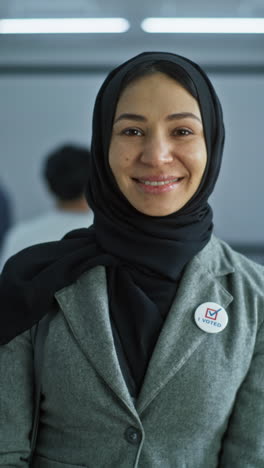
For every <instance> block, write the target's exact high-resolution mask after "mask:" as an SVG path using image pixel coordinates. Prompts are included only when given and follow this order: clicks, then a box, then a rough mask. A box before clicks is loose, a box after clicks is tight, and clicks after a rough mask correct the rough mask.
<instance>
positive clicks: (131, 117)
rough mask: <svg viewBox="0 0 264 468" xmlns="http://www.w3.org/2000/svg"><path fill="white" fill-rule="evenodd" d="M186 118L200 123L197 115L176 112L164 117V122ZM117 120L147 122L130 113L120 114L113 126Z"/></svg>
mask: <svg viewBox="0 0 264 468" xmlns="http://www.w3.org/2000/svg"><path fill="white" fill-rule="evenodd" d="M186 118H191V119H195V120H198V122H200V123H202V122H201V119H200V118H199V117H198V116H197V115H195V114H193V113H192V112H178V113H176V114H170V115H168V116H167V117H166V120H169V121H171V120H180V119H186ZM119 120H134V121H135V122H146V121H147V119H146V117H144V115H140V114H130V113H124V114H120V115H119V117H117V119H116V120H115V121H114V124H115V123H117V122H119Z"/></svg>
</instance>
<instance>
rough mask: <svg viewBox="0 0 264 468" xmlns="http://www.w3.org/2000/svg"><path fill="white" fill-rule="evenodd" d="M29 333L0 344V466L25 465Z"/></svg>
mask: <svg viewBox="0 0 264 468" xmlns="http://www.w3.org/2000/svg"><path fill="white" fill-rule="evenodd" d="M32 357H33V353H32V345H31V337H30V332H28V331H27V332H25V333H23V334H21V335H19V336H17V337H16V338H14V339H13V340H12V341H10V342H9V343H8V344H6V345H4V346H0V467H2V466H3V467H7V466H16V467H27V466H28V462H27V461H26V459H27V457H28V456H29V453H30V431H31V426H32V412H33V393H34V392H33V359H32Z"/></svg>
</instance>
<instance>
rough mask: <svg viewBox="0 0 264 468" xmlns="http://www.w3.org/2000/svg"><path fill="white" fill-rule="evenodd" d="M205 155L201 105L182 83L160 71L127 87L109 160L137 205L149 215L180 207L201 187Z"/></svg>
mask: <svg viewBox="0 0 264 468" xmlns="http://www.w3.org/2000/svg"><path fill="white" fill-rule="evenodd" d="M206 159H207V154H206V145H205V139H204V133H203V125H202V119H201V114H200V109H199V105H198V103H197V101H196V99H194V98H193V97H192V96H191V94H189V93H188V92H187V91H186V90H185V89H184V88H183V87H182V86H181V85H179V84H178V83H177V82H176V81H175V80H173V79H172V78H170V77H168V76H167V75H165V74H163V73H159V72H157V73H155V74H153V75H150V76H146V77H142V78H139V79H138V80H136V81H135V82H133V83H131V84H130V85H129V86H128V87H127V88H125V90H124V91H123V93H122V94H121V96H120V99H119V101H118V104H117V108H116V114H115V118H114V124H113V130H112V137H111V142H110V148H109V164H110V167H111V170H112V172H113V174H114V177H115V179H116V182H117V184H118V186H119V188H120V190H121V192H122V193H123V194H124V196H125V197H126V198H127V200H128V201H129V202H130V204H131V205H133V206H134V208H136V209H137V210H138V211H140V212H141V213H144V214H146V215H149V216H166V215H169V214H171V213H174V212H176V211H178V210H179V209H180V208H182V207H183V206H184V205H185V204H186V203H187V202H188V201H189V200H190V198H191V197H192V196H193V195H194V193H195V192H196V190H197V189H198V187H199V184H200V182H201V179H202V176H203V173H204V170H205V166H206Z"/></svg>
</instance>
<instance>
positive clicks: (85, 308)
mask: <svg viewBox="0 0 264 468" xmlns="http://www.w3.org/2000/svg"><path fill="white" fill-rule="evenodd" d="M55 297H56V299H57V301H58V303H59V305H60V307H61V310H62V312H63V314H64V317H65V319H66V321H67V322H68V325H69V327H70V329H71V332H72V333H73V335H74V337H75V339H76V341H77V343H78V344H79V346H80V348H81V349H82V351H83V353H84V355H85V356H86V358H87V359H88V360H89V361H90V363H91V364H92V366H93V367H94V368H95V370H96V371H97V373H98V374H99V375H100V377H101V378H102V379H103V380H104V381H105V382H106V383H107V385H108V386H109V387H110V388H111V390H112V391H113V392H114V393H115V394H116V395H118V396H119V398H120V399H121V400H122V401H123V403H124V404H125V405H126V406H127V407H128V408H129V409H130V410H132V411H133V412H134V411H135V408H134V404H133V401H132V398H131V396H130V394H129V392H128V389H127V386H126V383H125V381H124V378H123V375H122V372H121V369H120V366H119V362H118V357H117V354H116V351H115V345H114V341H113V335H112V328H111V323H110V319H109V311H108V296H107V282H106V273H105V269H104V267H102V266H97V267H95V268H93V269H91V270H89V271H88V272H86V273H84V274H83V275H82V276H80V278H79V279H78V280H77V281H76V282H75V283H73V284H72V285H70V286H68V287H66V288H64V289H62V290H60V291H58V292H57V293H56V294H55Z"/></svg>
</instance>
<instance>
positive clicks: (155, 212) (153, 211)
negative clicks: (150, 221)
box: [134, 205, 181, 217]
mask: <svg viewBox="0 0 264 468" xmlns="http://www.w3.org/2000/svg"><path fill="white" fill-rule="evenodd" d="M134 208H136V210H137V211H139V212H140V213H142V214H144V215H146V216H151V217H161V216H169V215H171V214H173V213H176V212H177V211H179V210H180V208H181V207H175V208H165V207H160V208H158V207H157V206H155V207H153V208H149V207H145V206H144V207H142V206H141V207H140V206H135V205H134Z"/></svg>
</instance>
